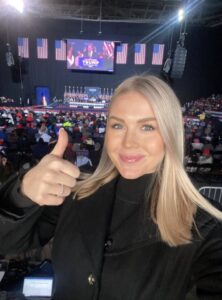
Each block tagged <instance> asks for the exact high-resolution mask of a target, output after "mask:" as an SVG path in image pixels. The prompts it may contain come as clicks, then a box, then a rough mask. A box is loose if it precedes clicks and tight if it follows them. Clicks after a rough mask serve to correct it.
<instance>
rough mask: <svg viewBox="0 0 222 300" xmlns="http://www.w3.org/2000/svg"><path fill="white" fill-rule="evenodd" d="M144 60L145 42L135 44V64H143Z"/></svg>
mask: <svg viewBox="0 0 222 300" xmlns="http://www.w3.org/2000/svg"><path fill="white" fill-rule="evenodd" d="M145 60H146V44H135V55H134V63H135V65H144V64H145Z"/></svg>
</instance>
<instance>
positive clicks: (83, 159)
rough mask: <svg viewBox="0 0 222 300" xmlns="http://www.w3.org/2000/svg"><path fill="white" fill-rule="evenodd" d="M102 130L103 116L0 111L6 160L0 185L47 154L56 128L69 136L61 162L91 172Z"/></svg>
mask: <svg viewBox="0 0 222 300" xmlns="http://www.w3.org/2000/svg"><path fill="white" fill-rule="evenodd" d="M105 126H106V115H105V114H91V113H89V114H88V113H87V114H85V113H74V112H58V113H50V112H45V113H39V112H33V111H28V110H22V109H21V110H20V109H2V110H0V151H1V155H2V156H4V158H5V159H7V164H6V163H5V164H4V166H3V165H2V164H1V165H2V168H3V167H4V170H5V171H4V172H3V171H2V172H1V179H0V181H1V182H2V181H3V180H5V179H6V177H8V176H9V175H10V174H12V173H13V171H17V170H18V169H19V168H21V167H22V166H23V165H25V166H27V165H31V166H32V165H33V164H35V163H37V162H38V161H39V160H41V158H43V157H44V156H45V155H46V154H47V153H49V152H50V151H51V149H52V148H53V147H54V145H55V143H56V141H57V138H58V131H59V128H60V127H64V128H65V129H66V131H67V133H68V135H69V144H68V147H67V149H66V152H65V158H66V159H68V160H69V161H71V162H73V163H74V164H76V165H77V166H78V167H80V168H81V169H83V170H84V171H93V170H94V169H95V167H96V165H97V164H98V160H99V157H100V152H101V149H102V145H103V137H104V132H105ZM9 165H10V168H9ZM5 173H6V174H7V176H6V175H5Z"/></svg>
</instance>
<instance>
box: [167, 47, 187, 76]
mask: <svg viewBox="0 0 222 300" xmlns="http://www.w3.org/2000/svg"><path fill="white" fill-rule="evenodd" d="M186 58H187V49H185V48H184V47H181V46H180V45H177V48H176V50H175V53H174V58H173V65H172V69H171V74H170V77H171V78H181V77H182V76H183V72H184V68H185V64H186Z"/></svg>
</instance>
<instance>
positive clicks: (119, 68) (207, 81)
mask: <svg viewBox="0 0 222 300" xmlns="http://www.w3.org/2000/svg"><path fill="white" fill-rule="evenodd" d="M80 27H81V26H80V21H70V20H54V19H43V18H24V17H16V16H13V17H12V18H10V19H9V18H8V19H7V20H6V19H2V20H0V44H1V47H0V96H5V97H11V98H14V99H15V100H16V101H17V103H18V99H19V97H20V96H21V87H20V83H19V67H18V57H16V55H17V37H28V38H29V55H30V58H29V59H23V61H22V62H21V67H22V68H21V70H22V73H23V74H22V78H23V83H24V93H23V95H24V97H23V98H24V102H25V100H26V99H27V98H30V99H32V104H35V87H36V86H48V87H49V88H50V95H51V98H52V97H54V96H56V97H57V98H63V93H64V87H65V85H71V86H99V87H101V88H109V89H110V88H115V87H116V86H117V85H118V84H119V83H120V82H121V81H122V80H123V79H125V78H126V77H129V76H131V75H134V74H140V73H143V72H148V73H151V74H157V75H159V76H162V75H161V69H162V66H152V65H151V58H152V47H153V44H154V43H164V44H165V52H164V54H165V55H164V57H165V58H166V55H167V51H168V49H169V46H170V39H171V36H173V43H172V47H173V50H175V48H176V42H177V40H178V38H179V30H180V25H179V24H176V25H175V26H174V27H173V29H172V27H171V28H170V29H167V30H165V31H162V32H161V33H160V34H159V35H158V36H156V37H155V38H153V39H152V40H149V41H148V43H147V53H146V64H145V65H141V66H140V65H135V64H134V43H137V42H140V41H141V40H142V39H143V38H144V37H145V36H148V35H149V34H151V33H152V32H153V31H154V30H155V29H156V28H157V27H158V26H154V25H150V24H130V23H109V22H107V23H105V22H103V23H102V35H98V31H99V23H98V22H93V21H92V22H84V23H83V31H84V32H83V34H80ZM172 30H173V31H172ZM172 32H173V35H172ZM221 33H222V30H221V28H218V27H217V28H205V27H191V26H189V25H188V26H187V36H186V40H185V47H186V48H187V50H188V54H187V60H186V66H185V71H184V75H183V77H182V78H181V79H173V80H171V82H170V84H171V86H172V87H173V89H174V90H175V92H176V94H177V95H178V97H179V98H180V100H181V102H182V103H184V102H186V101H191V100H194V99H196V98H198V97H201V96H204V97H207V96H210V95H211V94H212V93H222V75H221V70H222V34H221ZM40 37H42V38H48V48H49V58H48V59H47V60H41V59H37V54H36V52H37V51H36V38H40ZM66 38H83V39H107V40H114V41H121V42H125V43H129V53H128V60H127V64H126V65H116V66H115V72H114V73H113V74H98V73H92V72H91V73H89V72H85V73H83V72H77V71H69V70H67V69H66V62H65V61H56V60H55V45H54V43H55V40H56V39H66ZM7 41H9V42H10V44H11V47H12V52H13V55H14V58H15V61H16V62H17V63H16V66H15V67H13V68H10V67H8V66H7V64H6V60H5V52H6V50H7V48H6V42H7Z"/></svg>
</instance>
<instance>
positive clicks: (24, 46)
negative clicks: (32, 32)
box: [17, 37, 29, 58]
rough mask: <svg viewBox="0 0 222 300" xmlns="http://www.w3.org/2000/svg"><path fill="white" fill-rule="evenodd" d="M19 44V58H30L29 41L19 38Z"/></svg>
mask: <svg viewBox="0 0 222 300" xmlns="http://www.w3.org/2000/svg"><path fill="white" fill-rule="evenodd" d="M17 44H18V56H20V57H24V58H29V39H28V38H21V37H19V38H18V39H17Z"/></svg>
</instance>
